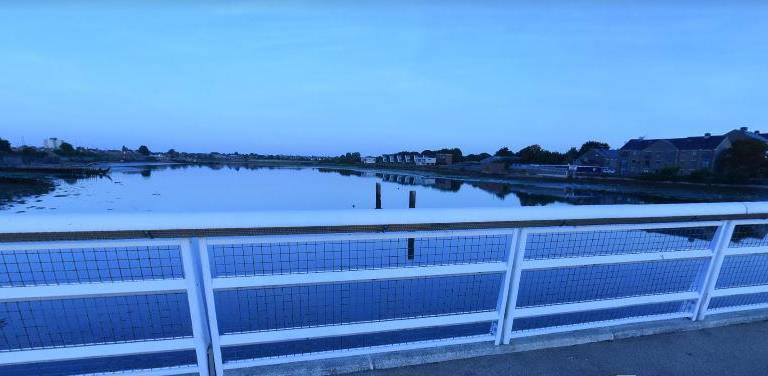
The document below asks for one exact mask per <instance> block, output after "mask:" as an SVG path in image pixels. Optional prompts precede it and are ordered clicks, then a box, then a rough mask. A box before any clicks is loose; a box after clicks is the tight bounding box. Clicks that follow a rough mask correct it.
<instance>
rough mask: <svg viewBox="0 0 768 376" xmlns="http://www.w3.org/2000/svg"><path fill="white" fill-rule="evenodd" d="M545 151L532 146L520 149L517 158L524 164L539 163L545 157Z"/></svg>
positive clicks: (538, 146)
mask: <svg viewBox="0 0 768 376" xmlns="http://www.w3.org/2000/svg"><path fill="white" fill-rule="evenodd" d="M544 152H545V151H544V149H543V148H542V147H541V146H540V145H530V146H526V147H524V148H522V149H520V150H519V151H518V152H517V156H518V157H520V161H521V162H523V163H537V162H538V161H539V160H541V158H542V156H543V155H544Z"/></svg>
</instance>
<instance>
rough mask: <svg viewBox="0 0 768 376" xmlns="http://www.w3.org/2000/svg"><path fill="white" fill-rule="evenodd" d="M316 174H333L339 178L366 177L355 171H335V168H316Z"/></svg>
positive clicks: (362, 173)
mask: <svg viewBox="0 0 768 376" xmlns="http://www.w3.org/2000/svg"><path fill="white" fill-rule="evenodd" d="M317 171H318V172H322V173H335V174H339V175H341V176H359V177H363V176H366V175H365V174H366V173H364V172H362V171H357V170H344V169H336V168H318V169H317Z"/></svg>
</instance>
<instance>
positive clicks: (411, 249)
mask: <svg viewBox="0 0 768 376" xmlns="http://www.w3.org/2000/svg"><path fill="white" fill-rule="evenodd" d="M408 208H409V209H415V208H416V191H410V192H408ZM415 248H416V239H414V238H408V260H413V258H414V257H415V256H416V250H415Z"/></svg>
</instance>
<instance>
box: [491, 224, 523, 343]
mask: <svg viewBox="0 0 768 376" xmlns="http://www.w3.org/2000/svg"><path fill="white" fill-rule="evenodd" d="M526 234H527V232H526V231H525V229H518V230H517V231H515V233H514V235H513V237H512V245H511V247H510V251H509V259H508V261H507V273H506V278H505V280H504V292H503V294H504V296H503V298H502V307H501V310H500V312H499V316H500V318H499V322H500V324H499V325H498V328H497V330H498V332H497V333H496V344H497V345H498V344H501V343H504V344H509V342H510V340H511V337H512V322H513V320H514V317H515V314H514V312H515V307H516V306H517V294H518V292H519V291H520V275H521V268H520V263H521V262H522V260H523V256H524V254H525V242H526V236H527V235H526Z"/></svg>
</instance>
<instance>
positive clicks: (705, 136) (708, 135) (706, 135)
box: [704, 132, 712, 138]
mask: <svg viewBox="0 0 768 376" xmlns="http://www.w3.org/2000/svg"><path fill="white" fill-rule="evenodd" d="M710 137H712V133H709V132H707V133H704V138H710Z"/></svg>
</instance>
